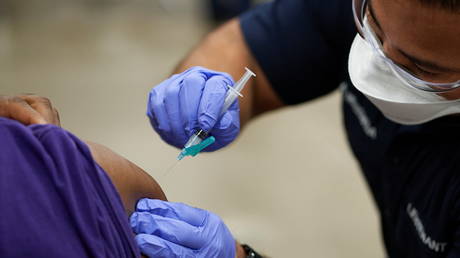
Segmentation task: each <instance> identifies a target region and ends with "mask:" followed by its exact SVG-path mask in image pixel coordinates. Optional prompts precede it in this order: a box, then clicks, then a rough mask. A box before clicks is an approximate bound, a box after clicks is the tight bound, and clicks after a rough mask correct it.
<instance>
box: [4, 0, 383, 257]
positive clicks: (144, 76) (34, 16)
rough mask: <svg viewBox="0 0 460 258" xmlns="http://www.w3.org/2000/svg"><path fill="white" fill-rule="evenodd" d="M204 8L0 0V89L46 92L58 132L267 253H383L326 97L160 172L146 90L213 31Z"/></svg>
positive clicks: (167, 1) (149, 0)
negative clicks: (143, 176) (214, 217)
mask: <svg viewBox="0 0 460 258" xmlns="http://www.w3.org/2000/svg"><path fill="white" fill-rule="evenodd" d="M208 10H209V8H208V7H207V5H206V3H205V2H204V1H202V0H163V1H159V0H158V1H155V0H131V1H121V0H80V1H76V0H8V1H6V0H1V1H0V94H18V93H36V94H39V95H42V96H47V97H49V98H50V99H51V100H52V101H53V103H54V105H55V106H56V107H57V108H58V109H59V111H60V114H61V120H62V126H63V127H64V128H66V129H68V130H70V131H71V132H73V133H74V134H76V135H77V136H79V137H81V138H83V139H87V140H93V141H96V142H99V143H102V144H105V145H107V146H109V147H110V148H112V149H113V150H115V151H116V152H118V153H120V154H122V155H124V156H125V157H127V158H128V159H130V160H132V161H133V162H135V163H137V164H139V165H140V166H141V167H143V168H144V169H145V170H146V171H148V172H149V173H150V174H151V175H152V176H153V177H154V178H156V179H157V181H158V182H159V183H160V184H161V185H162V187H163V189H164V191H165V192H166V194H167V196H168V198H169V199H170V200H171V201H178V202H185V203H188V204H191V205H194V206H197V207H201V208H204V209H209V210H211V211H213V212H215V213H217V214H219V215H220V216H221V217H222V218H223V219H224V220H225V221H226V222H227V224H228V225H229V227H230V228H231V230H232V231H233V233H234V235H235V237H236V238H237V239H238V240H240V241H242V242H246V243H249V244H251V245H252V246H253V247H254V248H255V249H256V250H260V251H262V252H264V253H266V254H268V255H270V256H271V257H316V258H320V257H350V258H351V257H353V258H355V257H383V256H384V255H383V254H384V253H383V250H382V247H381V244H380V236H379V232H378V231H379V228H378V222H377V214H376V211H375V207H374V205H373V203H372V201H371V197H370V195H369V193H368V189H367V186H366V185H365V183H364V181H363V178H362V176H361V173H360V171H359V168H358V166H357V163H356V162H355V160H354V159H353V157H352V156H351V154H350V150H349V148H348V145H347V142H346V139H345V135H344V133H343V128H342V121H341V119H342V118H341V112H340V94H339V93H338V92H335V93H333V94H331V95H329V96H327V97H324V98H321V99H319V100H316V101H314V102H312V103H307V104H305V105H299V106H295V107H290V108H285V109H283V110H280V111H276V112H272V113H269V114H267V115H264V116H261V117H259V118H257V119H256V120H255V121H254V122H253V123H251V124H250V125H249V126H248V127H247V128H246V129H245V130H244V131H243V132H242V134H241V137H240V138H239V140H238V141H237V142H235V143H234V144H233V145H231V146H230V147H229V148H227V149H225V150H222V151H219V152H216V153H213V154H204V155H201V156H198V157H196V158H193V159H187V160H184V161H182V162H181V163H180V164H179V165H178V166H177V167H176V168H175V169H174V170H173V171H172V172H171V173H169V174H168V175H164V173H165V171H166V169H167V168H168V167H170V166H171V164H172V163H173V162H174V160H175V157H176V156H177V154H178V150H177V149H174V148H172V147H170V146H168V145H167V144H165V143H163V142H162V141H161V140H160V138H159V137H158V136H157V135H156V134H155V133H154V132H153V131H152V130H151V128H150V125H149V123H148V120H147V119H146V116H145V104H146V96H147V94H148V92H149V90H150V89H151V87H153V86H154V85H156V84H157V83H159V82H161V81H162V80H163V79H165V78H166V77H168V76H169V74H170V72H171V70H172V69H173V67H174V66H175V64H176V63H177V62H179V61H180V59H181V58H182V57H184V55H185V54H186V53H187V52H188V51H189V50H190V48H192V47H193V46H194V45H195V44H197V43H198V42H199V41H200V39H201V38H202V36H203V35H205V34H206V33H207V32H208V31H210V30H211V29H212V28H213V27H214V26H215V24H216V23H215V22H214V21H211V20H209V17H210V15H209V13H208ZM223 51H224V50H223ZM242 69H243V67H242ZM243 101H244V99H243ZM279 135H283V136H284V137H283V139H282V140H273V139H274V138H275V137H278V136H279Z"/></svg>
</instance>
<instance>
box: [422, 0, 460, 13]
mask: <svg viewBox="0 0 460 258" xmlns="http://www.w3.org/2000/svg"><path fill="white" fill-rule="evenodd" d="M419 1H420V2H421V3H423V4H429V5H433V6H439V7H442V8H445V9H448V10H450V11H455V12H460V0H419Z"/></svg>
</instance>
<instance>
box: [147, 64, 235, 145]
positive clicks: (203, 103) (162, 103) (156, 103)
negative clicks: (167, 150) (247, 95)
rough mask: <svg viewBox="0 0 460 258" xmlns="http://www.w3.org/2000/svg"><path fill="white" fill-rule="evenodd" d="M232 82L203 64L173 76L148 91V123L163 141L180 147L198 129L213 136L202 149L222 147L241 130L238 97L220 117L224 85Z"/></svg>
mask: <svg viewBox="0 0 460 258" xmlns="http://www.w3.org/2000/svg"><path fill="white" fill-rule="evenodd" d="M233 83H234V82H233V80H232V78H231V76H230V75H228V74H226V73H221V72H215V71H211V70H208V69H206V68H203V67H193V68H190V69H188V70H186V71H184V72H183V73H181V74H176V75H173V76H171V77H170V78H169V79H167V80H165V81H163V82H162V83H160V84H159V85H157V86H156V87H154V88H153V89H152V90H151V91H150V94H149V99H148V104H147V116H148V117H149V118H150V123H151V124H152V126H153V128H154V129H155V131H156V132H157V133H158V134H159V135H160V136H161V138H162V139H163V140H164V141H165V142H167V143H169V144H171V145H173V146H176V147H178V148H183V147H184V145H185V143H186V142H187V140H188V139H189V138H190V136H191V135H192V134H193V133H195V130H196V129H199V128H201V129H203V130H204V131H206V132H207V133H209V134H210V135H212V136H214V137H215V138H216V142H215V143H214V144H212V145H210V146H208V147H207V148H206V149H204V151H214V150H217V149H220V148H222V147H225V146H226V145H228V144H229V143H230V142H232V141H233V140H234V139H235V138H236V137H237V136H238V133H239V132H240V115H239V111H240V110H239V105H238V100H237V101H235V103H233V104H232V105H231V106H230V107H229V109H228V110H227V112H225V113H224V114H222V116H221V117H219V116H220V114H221V110H222V106H223V105H224V100H225V97H226V93H227V90H228V87H227V85H230V86H233Z"/></svg>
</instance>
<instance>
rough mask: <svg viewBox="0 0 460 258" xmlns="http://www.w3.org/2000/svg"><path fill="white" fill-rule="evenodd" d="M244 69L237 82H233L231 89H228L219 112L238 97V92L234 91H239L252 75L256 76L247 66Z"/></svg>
mask: <svg viewBox="0 0 460 258" xmlns="http://www.w3.org/2000/svg"><path fill="white" fill-rule="evenodd" d="M245 69H246V72H245V73H244V74H243V76H242V77H241V78H240V79H239V80H238V82H236V83H235V85H234V86H233V90H231V89H229V90H228V92H227V97H225V101H224V105H223V107H222V111H221V112H220V114H221V115H222V114H224V113H225V112H227V110H228V108H229V107H230V106H231V105H232V104H233V102H235V100H236V99H237V98H238V94H237V93H236V92H241V91H242V90H243V88H244V86H245V85H246V83H247V82H248V81H249V79H251V77H252V76H254V77H256V74H255V73H253V72H252V71H251V70H249V69H248V68H247V67H245ZM235 91H236V92H235Z"/></svg>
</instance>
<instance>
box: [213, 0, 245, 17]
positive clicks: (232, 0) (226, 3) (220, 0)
mask: <svg viewBox="0 0 460 258" xmlns="http://www.w3.org/2000/svg"><path fill="white" fill-rule="evenodd" d="M209 2H210V7H211V12H212V18H213V19H214V20H215V21H216V22H223V21H226V20H228V19H231V18H233V17H235V16H238V15H239V14H241V13H243V12H244V11H246V10H248V9H249V7H250V6H251V0H209Z"/></svg>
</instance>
